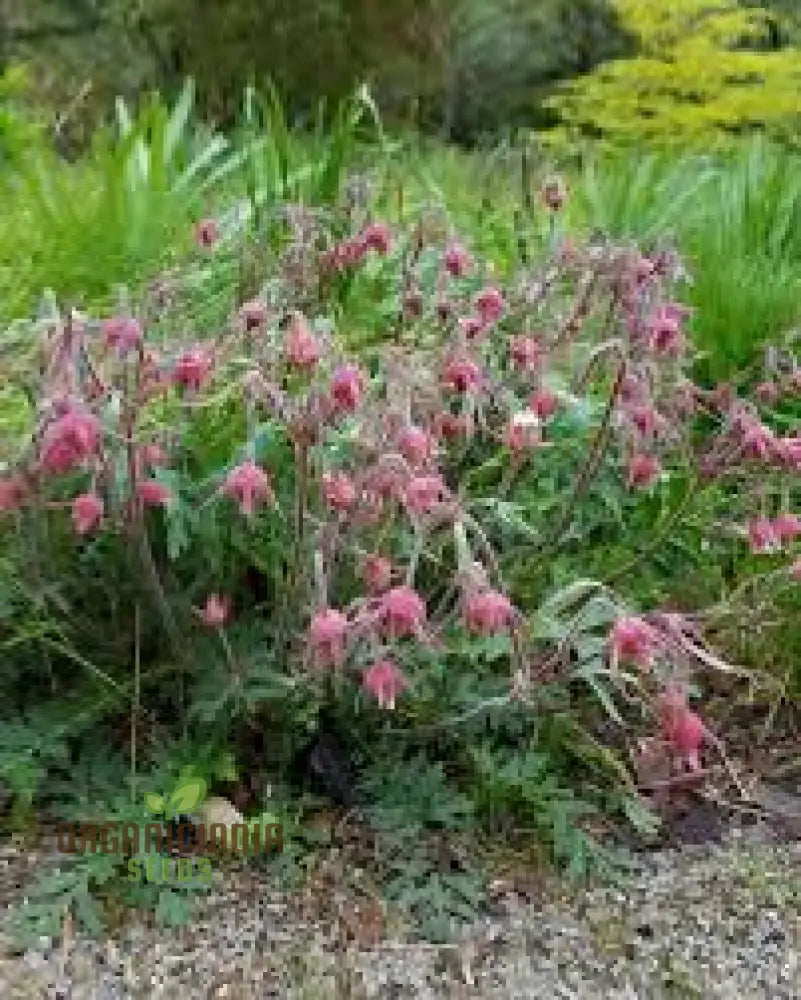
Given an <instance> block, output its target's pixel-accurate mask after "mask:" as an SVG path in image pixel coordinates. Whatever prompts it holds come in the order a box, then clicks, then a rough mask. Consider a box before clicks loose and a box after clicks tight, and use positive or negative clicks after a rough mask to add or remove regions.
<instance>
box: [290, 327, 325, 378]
mask: <svg viewBox="0 0 801 1000" xmlns="http://www.w3.org/2000/svg"><path fill="white" fill-rule="evenodd" d="M284 354H285V356H286V359H287V361H288V362H289V364H290V365H294V366H295V367H296V368H302V369H304V370H306V371H308V370H309V369H311V368H314V366H315V365H316V364H317V362H318V361H319V360H320V345H319V343H318V342H317V338H316V337H315V336H314V334H313V333H312V331H311V329H310V327H309V324H308V323H307V322H306V319H305V317H304V316H303V315H302V314H301V313H295V314H294V316H293V317H292V319H291V321H290V324H289V329H288V330H287V334H286V341H285V343H284Z"/></svg>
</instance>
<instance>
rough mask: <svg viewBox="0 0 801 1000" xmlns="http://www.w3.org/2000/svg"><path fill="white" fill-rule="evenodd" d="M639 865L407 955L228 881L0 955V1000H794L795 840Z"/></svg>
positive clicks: (373, 920)
mask: <svg viewBox="0 0 801 1000" xmlns="http://www.w3.org/2000/svg"><path fill="white" fill-rule="evenodd" d="M641 860H642V868H641V870H640V871H639V872H637V873H636V874H634V875H632V876H629V877H627V879H626V881H625V883H624V884H623V885H621V886H617V887H609V886H605V887H601V888H595V889H592V890H584V891H580V892H579V891H576V892H571V893H564V892H562V894H561V895H560V894H559V892H558V887H557V891H554V890H553V889H549V890H547V891H546V892H545V894H544V895H543V896H542V897H541V898H540V899H538V900H537V901H536V902H534V901H527V902H526V901H523V900H522V899H521V898H520V896H519V895H517V894H513V893H511V892H508V893H504V891H503V888H500V889H499V890H498V891H496V892H495V894H494V900H495V901H494V903H493V906H492V909H491V912H490V914H489V915H487V916H485V917H483V918H482V919H481V920H479V921H477V922H476V923H475V924H474V925H473V926H472V927H471V928H470V931H469V933H466V934H465V935H464V937H463V939H461V940H460V942H459V943H458V944H455V945H451V946H435V945H427V946H425V945H420V944H412V943H409V940H410V939H409V935H408V930H409V929H408V928H406V929H404V928H403V927H402V926H400V925H398V926H391V922H388V921H387V920H386V919H385V918H384V916H383V915H382V914H381V913H380V911H379V912H376V913H373V914H371V913H370V911H369V906H366V905H364V906H363V907H362V912H359V913H357V912H356V910H357V905H356V903H355V902H354V901H353V899H352V898H351V899H348V898H347V896H342V897H341V898H339V896H338V890H336V889H335V888H334V889H330V890H328V893H329V897H330V898H329V900H328V902H329V903H331V902H332V901H337V900H338V902H339V903H341V904H342V907H341V913H342V917H341V918H340V919H332V918H331V916H330V914H329V915H328V916H326V917H324V918H320V917H319V916H318V917H317V918H316V919H315V918H314V917H313V916H312V917H304V910H303V907H300V908H299V907H298V905H296V903H295V902H293V901H291V900H289V899H287V898H285V897H282V896H281V894H279V893H278V892H277V891H275V890H274V889H272V888H271V887H270V885H269V884H268V883H267V882H266V881H265V877H264V876H260V875H257V874H255V873H246V872H240V873H230V872H229V873H228V874H227V875H226V876H225V877H224V879H223V878H221V883H220V886H219V887H218V888H217V889H216V890H215V893H214V894H213V895H212V896H211V897H209V899H208V901H207V902H206V903H205V904H204V907H203V912H202V913H201V914H199V916H198V919H197V920H196V921H194V922H193V923H192V926H191V928H186V929H182V930H178V931H164V930H158V929H155V928H152V927H147V926H146V925H144V924H141V925H140V924H129V925H128V926H127V927H126V930H125V932H124V933H123V934H121V935H120V936H118V937H117V938H116V940H107V941H101V942H93V941H89V940H83V939H80V938H78V939H77V940H73V941H72V942H71V943H70V945H69V947H68V948H66V949H64V948H62V947H59V948H56V949H55V950H49V949H48V948H47V947H45V946H43V947H42V948H40V949H38V950H30V951H28V952H26V953H25V954H23V955H18V954H13V953H11V952H10V950H9V947H8V944H7V941H6V946H5V949H3V948H0V997H2V998H3V1000H22V998H37V1000H39V998H50V997H52V998H56V997H61V998H65V1000H66V998H73V1000H116V998H120V1000H122V998H129V1000H138V998H146V997H160V996H170V997H173V998H175V1000H184V998H194V997H198V998H213V997H226V998H232V1000H239V998H246V997H282V998H283V997H287V998H294V997H297V998H309V1000H312V998H315V1000H316V998H319V1000H323V998H325V1000H338V998H342V1000H346V998H353V1000H362V998H364V1000H366V998H370V997H380V998H391V997H398V998H406V997H411V998H418V997H419V998H423V997H426V998H440V997H442V998H449V997H453V998H462V997H465V998H466V997H482V998H484V997H486V998H499V1000H500V998H521V1000H522V998H526V1000H530V998H539V997H542V998H543V1000H552V998H562V997H564V998H567V997H579V998H584V997H587V998H593V1000H617V998H620V1000H623V998H632V1000H647V998H655V1000H656V998H662V997H664V998H696V997H697V998H710V1000H712V998H729V997H731V998H737V1000H740V998H754V1000H756V998H766V1000H784V998H799V1000H801V961H799V957H800V956H801V842H799V841H793V842H785V843H780V842H778V841H776V840H775V839H774V838H773V837H772V836H771V834H770V833H769V832H768V831H766V830H762V831H760V830H755V831H750V832H748V833H744V832H742V831H740V832H738V831H734V832H733V833H731V834H730V835H729V836H728V837H727V838H726V839H725V840H724V842H723V843H721V844H717V845H713V844H710V845H706V846H699V847H683V848H682V849H680V850H676V851H664V852H660V853H658V854H652V855H646V856H644V857H643V858H642V859H641ZM0 944H2V939H0Z"/></svg>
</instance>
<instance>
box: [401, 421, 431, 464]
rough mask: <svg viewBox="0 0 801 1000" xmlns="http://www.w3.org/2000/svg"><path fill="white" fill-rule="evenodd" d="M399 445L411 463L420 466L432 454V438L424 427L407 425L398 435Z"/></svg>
mask: <svg viewBox="0 0 801 1000" xmlns="http://www.w3.org/2000/svg"><path fill="white" fill-rule="evenodd" d="M398 447H399V448H400V452H401V454H402V455H403V457H404V458H405V459H406V461H407V462H408V463H409V464H410V465H413V466H420V465H423V464H424V463H425V462H427V461H428V459H429V457H430V455H431V438H430V437H429V435H428V433H427V432H426V431H424V430H423V428H422V427H405V428H404V429H403V430H402V431H401V433H400V435H399V437H398Z"/></svg>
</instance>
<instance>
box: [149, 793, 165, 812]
mask: <svg viewBox="0 0 801 1000" xmlns="http://www.w3.org/2000/svg"><path fill="white" fill-rule="evenodd" d="M145 809H147V811H148V812H149V813H152V814H153V815H154V816H158V814H159V813H162V812H164V796H163V795H159V794H158V793H157V792H148V793H147V794H146V795H145Z"/></svg>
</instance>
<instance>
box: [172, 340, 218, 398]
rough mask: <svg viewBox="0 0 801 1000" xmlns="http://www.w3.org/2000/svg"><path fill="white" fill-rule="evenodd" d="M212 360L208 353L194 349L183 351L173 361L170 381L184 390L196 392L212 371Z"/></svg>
mask: <svg viewBox="0 0 801 1000" xmlns="http://www.w3.org/2000/svg"><path fill="white" fill-rule="evenodd" d="M212 365H213V362H212V358H211V355H210V354H209V352H208V351H204V350H202V349H200V348H195V349H193V350H190V351H184V352H183V354H180V355H179V356H178V358H177V359H176V361H175V365H174V367H173V370H172V380H173V382H174V383H175V384H176V385H180V386H183V388H184V389H193V390H194V391H195V392H197V390H198V389H200V387H201V385H203V383H204V382H205V381H206V379H207V378H208V376H209V373H210V372H211V369H212Z"/></svg>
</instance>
